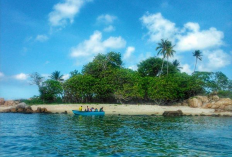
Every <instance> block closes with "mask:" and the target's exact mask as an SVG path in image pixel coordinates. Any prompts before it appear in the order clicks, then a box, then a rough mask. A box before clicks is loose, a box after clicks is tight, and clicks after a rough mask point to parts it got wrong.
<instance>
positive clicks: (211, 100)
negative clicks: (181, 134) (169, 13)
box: [179, 95, 232, 112]
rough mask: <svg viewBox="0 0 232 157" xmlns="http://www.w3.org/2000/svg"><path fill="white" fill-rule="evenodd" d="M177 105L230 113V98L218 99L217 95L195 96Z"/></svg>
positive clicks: (231, 107)
mask: <svg viewBox="0 0 232 157" xmlns="http://www.w3.org/2000/svg"><path fill="white" fill-rule="evenodd" d="M179 105H181V106H190V107H193V108H206V109H215V111H218V112H225V111H229V112H232V100H231V99H230V98H219V96H217V95H209V96H195V97H192V98H189V99H187V100H184V101H183V102H182V103H180V104H179Z"/></svg>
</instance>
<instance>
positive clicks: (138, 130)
mask: <svg viewBox="0 0 232 157" xmlns="http://www.w3.org/2000/svg"><path fill="white" fill-rule="evenodd" d="M0 156H1V157H5V156H232V118H230V117H179V118H164V117H156V116H103V117H92V116H87V117H81V116H72V115H59V114H50V115H46V114H32V115H27V114H12V113H3V114H0Z"/></svg>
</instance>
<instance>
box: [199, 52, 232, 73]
mask: <svg viewBox="0 0 232 157" xmlns="http://www.w3.org/2000/svg"><path fill="white" fill-rule="evenodd" d="M203 57H204V58H203V61H202V62H200V63H199V66H198V70H200V71H212V70H217V69H220V68H223V67H225V66H227V65H229V64H231V62H232V60H231V58H232V54H227V53H225V52H224V51H223V50H221V49H217V50H213V51H209V50H207V51H203Z"/></svg>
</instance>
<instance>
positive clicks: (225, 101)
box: [215, 98, 232, 106]
mask: <svg viewBox="0 0 232 157" xmlns="http://www.w3.org/2000/svg"><path fill="white" fill-rule="evenodd" d="M215 104H216V105H219V106H221V105H225V106H228V105H232V100H231V99H230V98H221V99H219V101H217V102H216V103H215Z"/></svg>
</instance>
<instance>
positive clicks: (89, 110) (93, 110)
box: [79, 106, 104, 112]
mask: <svg viewBox="0 0 232 157" xmlns="http://www.w3.org/2000/svg"><path fill="white" fill-rule="evenodd" d="M79 111H82V106H81V107H79ZM84 111H85V112H98V109H97V108H94V107H91V108H89V106H87V108H86V109H85V110H84ZM99 112H104V111H103V107H101V108H100V110H99Z"/></svg>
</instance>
